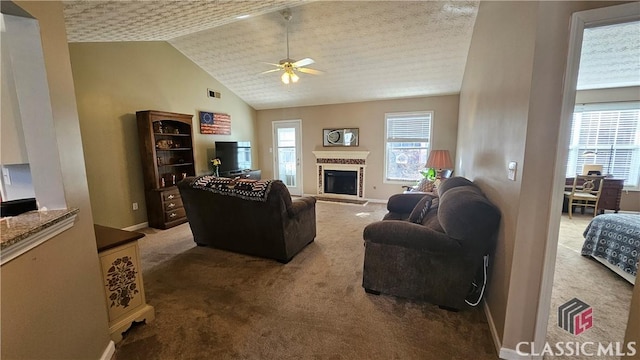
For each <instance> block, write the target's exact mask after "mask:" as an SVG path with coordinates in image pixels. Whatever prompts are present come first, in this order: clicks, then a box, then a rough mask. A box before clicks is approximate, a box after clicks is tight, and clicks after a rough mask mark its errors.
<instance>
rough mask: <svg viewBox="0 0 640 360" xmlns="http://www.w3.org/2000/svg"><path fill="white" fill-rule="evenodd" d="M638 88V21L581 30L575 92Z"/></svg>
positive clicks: (639, 67)
mask: <svg viewBox="0 0 640 360" xmlns="http://www.w3.org/2000/svg"><path fill="white" fill-rule="evenodd" d="M638 85H640V21H635V22H630V23H622V24H616V25H609V26H600V27H594V28H589V29H585V30H584V38H583V40H582V53H581V54H580V71H579V75H578V90H586V89H600V88H612V87H623V86H638Z"/></svg>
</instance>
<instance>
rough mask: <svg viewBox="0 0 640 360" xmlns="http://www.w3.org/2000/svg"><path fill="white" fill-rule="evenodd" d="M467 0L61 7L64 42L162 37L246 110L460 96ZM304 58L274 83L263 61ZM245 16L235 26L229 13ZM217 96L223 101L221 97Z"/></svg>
mask: <svg viewBox="0 0 640 360" xmlns="http://www.w3.org/2000/svg"><path fill="white" fill-rule="evenodd" d="M477 6H478V3H477V2H475V1H451V2H448V1H447V2H445V1H371V2H368V1H356V2H342V1H318V2H312V1H276V0H271V1H175V2H174V1H109V2H100V1H67V2H65V21H66V23H67V33H68V37H69V41H70V42H96V41H149V40H166V41H168V42H169V43H170V44H172V45H173V46H174V47H175V48H176V49H178V50H179V51H180V52H182V53H183V54H184V55H185V56H187V57H188V58H189V59H191V60H192V61H194V62H195V63H196V64H198V65H199V66H200V67H201V68H203V69H204V70H205V71H207V72H208V73H209V74H211V76H213V77H214V78H215V79H216V80H218V81H220V82H221V83H222V84H224V85H225V86H226V87H227V88H229V89H230V90H231V91H232V92H234V93H235V94H236V95H238V96H239V97H240V98H242V99H243V100H244V101H246V102H247V103H248V104H249V105H251V106H253V107H254V108H256V109H267V108H279V107H290V106H301V105H317V104H329V103H344V102H355V101H366V100H376V99H387V98H400V97H410V96H424V95H436V94H451V93H458V92H459V91H460V85H461V82H462V75H463V72H464V67H465V63H466V57H467V52H468V49H469V44H470V40H471V33H472V31H473V24H474V22H475V16H476V13H477ZM286 7H289V8H291V12H292V15H293V18H292V19H291V21H290V24H289V27H290V36H289V41H290V54H291V58H293V59H295V60H298V59H302V58H305V57H310V58H312V59H314V60H315V61H316V63H315V64H313V65H312V66H310V67H311V68H314V69H318V70H322V71H323V72H324V74H323V75H319V76H313V75H308V74H300V81H299V82H298V83H296V84H291V85H284V84H282V83H281V82H280V73H279V72H273V73H269V74H260V73H261V72H263V71H265V70H270V69H272V67H271V66H270V65H267V64H264V63H263V62H270V63H277V62H278V61H279V60H281V59H283V58H285V57H286V42H285V41H286V30H285V29H286V26H285V20H284V18H283V16H282V15H281V13H280V12H281V10H282V9H284V8H286ZM243 14H250V15H252V16H250V17H249V18H246V19H242V20H238V19H236V17H237V16H239V15H243ZM223 96H224V94H223Z"/></svg>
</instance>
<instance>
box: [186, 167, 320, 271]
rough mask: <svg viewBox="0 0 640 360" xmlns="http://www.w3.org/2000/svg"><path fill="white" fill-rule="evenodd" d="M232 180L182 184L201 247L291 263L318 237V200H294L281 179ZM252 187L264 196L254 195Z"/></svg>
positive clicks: (193, 180)
mask: <svg viewBox="0 0 640 360" xmlns="http://www.w3.org/2000/svg"><path fill="white" fill-rule="evenodd" d="M231 181H232V180H231V179H224V178H215V177H212V176H203V177H188V178H186V179H184V180H183V181H181V182H180V183H178V189H179V190H180V195H181V197H182V202H183V204H184V208H185V211H186V214H187V219H188V220H189V226H191V231H192V233H193V240H194V241H195V242H196V243H197V244H198V245H200V246H211V247H215V248H218V249H223V250H228V251H233V252H237V253H242V254H247V255H253V256H259V257H265V258H270V259H275V260H277V261H279V262H282V263H287V262H289V261H290V260H291V259H292V258H293V257H294V256H295V255H296V254H297V253H299V252H300V251H301V250H302V249H303V248H304V247H305V246H307V245H308V244H309V243H311V242H312V241H313V240H314V239H315V236H316V207H315V206H316V199H315V198H312V197H303V198H297V199H295V200H292V199H291V195H290V194H289V190H288V189H287V187H286V186H285V185H284V184H283V183H282V181H279V180H266V181H257V182H256V181H250V180H247V181H244V182H241V183H236V184H231V183H230V182H231ZM241 181H242V180H241ZM240 185H244V186H245V187H244V188H242V187H241V186H240ZM231 187H234V188H233V189H231ZM252 187H254V188H258V189H259V190H260V191H263V192H261V193H260V196H254V195H255V194H254V193H255V192H256V191H254V188H252Z"/></svg>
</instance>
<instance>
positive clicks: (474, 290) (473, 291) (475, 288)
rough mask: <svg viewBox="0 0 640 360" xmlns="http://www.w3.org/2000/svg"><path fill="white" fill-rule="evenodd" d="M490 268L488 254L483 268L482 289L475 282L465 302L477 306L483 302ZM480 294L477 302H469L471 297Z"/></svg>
mask: <svg viewBox="0 0 640 360" xmlns="http://www.w3.org/2000/svg"><path fill="white" fill-rule="evenodd" d="M488 267H489V255H488V254H487V255H485V256H484V264H483V267H482V287H479V286H478V284H476V281H475V280H474V281H473V282H472V283H471V285H472V286H473V288H472V289H471V291H470V292H469V295H467V298H466V299H465V300H464V301H465V302H466V303H467V304H468V305H471V306H477V305H478V304H480V301H482V296H483V295H484V289H485V288H486V286H487V268H488ZM478 293H480V295H479V296H478V298H477V299H476V300H475V301H470V300H469V298H470V297H472V296H473V295H475V294H478Z"/></svg>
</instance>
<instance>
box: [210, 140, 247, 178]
mask: <svg viewBox="0 0 640 360" xmlns="http://www.w3.org/2000/svg"><path fill="white" fill-rule="evenodd" d="M215 146H216V157H217V158H219V159H220V162H221V164H220V168H219V170H220V172H221V173H224V172H227V171H240V170H245V169H251V142H249V141H216V143H215Z"/></svg>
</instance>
